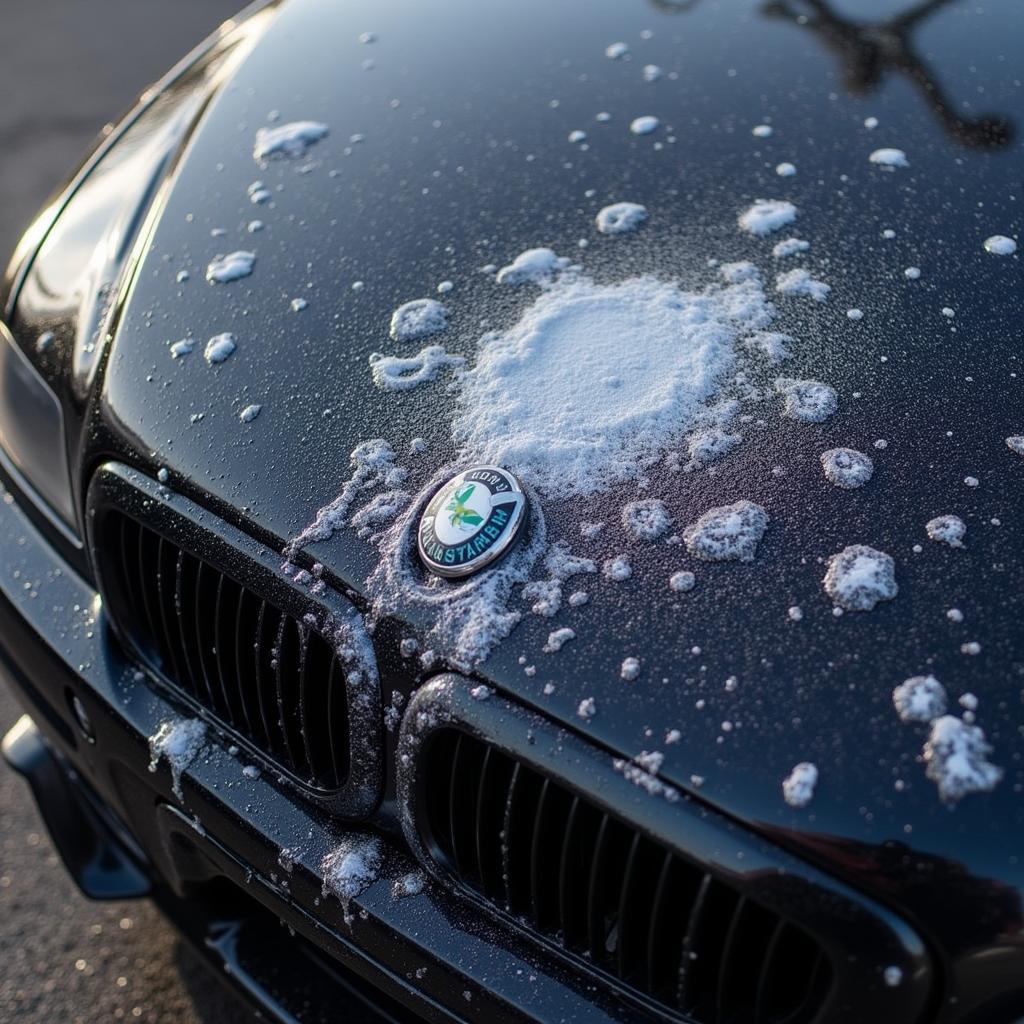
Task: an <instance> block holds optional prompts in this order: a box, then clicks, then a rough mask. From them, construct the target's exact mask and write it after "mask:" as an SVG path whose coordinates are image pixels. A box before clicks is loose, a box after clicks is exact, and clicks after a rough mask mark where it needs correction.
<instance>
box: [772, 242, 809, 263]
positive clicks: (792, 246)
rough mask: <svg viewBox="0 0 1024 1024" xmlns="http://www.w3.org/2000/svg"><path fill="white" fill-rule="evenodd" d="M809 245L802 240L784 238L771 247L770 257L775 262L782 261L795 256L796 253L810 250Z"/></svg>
mask: <svg viewBox="0 0 1024 1024" xmlns="http://www.w3.org/2000/svg"><path fill="white" fill-rule="evenodd" d="M810 247H811V243H810V242H805V241H804V240H803V239H802V238H784V239H783V240H782V241H781V242H776V243H775V245H774V246H772V255H773V256H774V257H775V258H776V259H777V260H784V259H786V257H787V256H795V255H796V254H797V253H798V252H806V251H807V250H808V249H810Z"/></svg>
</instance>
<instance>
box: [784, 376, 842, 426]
mask: <svg viewBox="0 0 1024 1024" xmlns="http://www.w3.org/2000/svg"><path fill="white" fill-rule="evenodd" d="M775 390H776V391H777V392H778V393H779V394H780V395H781V396H782V402H783V405H782V414H783V416H786V417H788V418H789V419H791V420H799V421H800V422H801V423H824V422H825V420H827V419H828V418H829V416H831V415H832V414H833V413H834V412H835V411H836V409H838V408H839V396H838V395H837V394H836V390H835V388H833V387H831V386H830V385H828V384H823V383H822V382H821V381H818V380H796V379H794V378H792V377H777V378H776V380H775Z"/></svg>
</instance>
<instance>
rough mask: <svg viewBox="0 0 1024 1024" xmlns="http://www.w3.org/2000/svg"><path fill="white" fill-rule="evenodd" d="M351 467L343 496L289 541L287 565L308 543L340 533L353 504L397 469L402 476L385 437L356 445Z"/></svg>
mask: <svg viewBox="0 0 1024 1024" xmlns="http://www.w3.org/2000/svg"><path fill="white" fill-rule="evenodd" d="M349 464H350V465H351V467H352V475H351V476H350V477H349V478H348V479H347V480H346V481H345V483H344V484H343V485H342V488H341V493H340V494H339V495H338V496H337V497H336V498H335V499H334V500H333V501H332V502H330V503H329V504H327V505H324V506H323V508H321V509H320V510H319V511H318V512H317V514H316V516H315V518H314V520H313V522H312V523H310V525H309V526H307V527H306V528H305V529H304V530H303V531H302V533H300V534H299V535H298V536H297V537H295V538H294V539H293V540H291V541H289V542H288V545H287V546H286V547H285V549H284V557H285V559H286V561H287V562H289V563H290V562H292V561H293V560H294V558H295V556H296V555H297V554H298V552H299V551H301V550H302V548H304V547H306V545H307V544H313V543H315V542H317V541H323V540H328V539H329V538H330V537H331V536H332V535H333V533H334V531H335V530H340V529H341V528H342V527H343V526H344V525H345V523H346V521H347V518H348V513H349V509H350V508H351V507H352V503H353V502H354V501H355V500H356V497H357V496H358V495H359V494H360V493H361V492H363V491H366V490H369V489H370V488H372V487H379V486H381V485H382V484H384V483H385V482H386V481H387V478H388V475H389V474H391V473H394V472H395V471H396V470H399V475H402V474H401V471H400V467H396V466H395V453H394V451H393V450H392V448H391V445H389V444H388V443H387V441H385V440H384V439H383V438H375V439H374V440H372V441H363V442H362V443H360V444H358V445H356V447H355V448H354V449H353V450H352V454H351V455H350V456H349Z"/></svg>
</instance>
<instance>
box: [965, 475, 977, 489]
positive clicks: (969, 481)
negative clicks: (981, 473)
mask: <svg viewBox="0 0 1024 1024" xmlns="http://www.w3.org/2000/svg"><path fill="white" fill-rule="evenodd" d="M964 484H965V485H966V486H967V487H977V486H979V485H980V484H981V481H980V480H979V479H978V478H977V477H976V476H965V477H964Z"/></svg>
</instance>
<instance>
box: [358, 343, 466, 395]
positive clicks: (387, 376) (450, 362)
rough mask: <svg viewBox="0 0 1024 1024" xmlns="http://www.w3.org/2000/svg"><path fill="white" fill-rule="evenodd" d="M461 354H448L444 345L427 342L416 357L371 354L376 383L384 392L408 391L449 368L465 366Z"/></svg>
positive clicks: (371, 365) (371, 369) (371, 370)
mask: <svg viewBox="0 0 1024 1024" xmlns="http://www.w3.org/2000/svg"><path fill="white" fill-rule="evenodd" d="M465 363H466V360H465V359H463V358H462V356H452V355H449V354H448V353H447V352H446V351H445V349H444V347H443V346H442V345H428V346H427V347H426V348H424V349H422V350H421V351H420V352H418V353H417V354H416V355H414V356H382V355H380V354H379V353H376V352H375V353H373V354H372V355H371V356H370V372H371V373H372V374H373V382H374V384H376V385H377V387H379V388H383V389H384V390H385V391H409V390H410V389H412V388H415V387H418V386H419V385H420V384H426V383H428V382H430V381H432V380H434V379H436V377H437V375H438V374H439V373H440V372H441V371H442V370H443V369H445V368H446V367H449V366H451V367H456V366H464V365H465Z"/></svg>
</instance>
